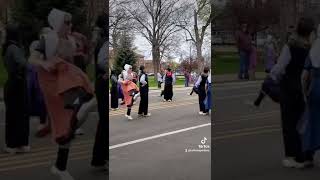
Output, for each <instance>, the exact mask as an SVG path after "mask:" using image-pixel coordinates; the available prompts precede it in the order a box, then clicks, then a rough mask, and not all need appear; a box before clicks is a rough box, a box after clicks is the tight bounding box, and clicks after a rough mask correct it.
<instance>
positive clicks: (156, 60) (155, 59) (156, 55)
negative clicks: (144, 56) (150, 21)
mask: <svg viewBox="0 0 320 180" xmlns="http://www.w3.org/2000/svg"><path fill="white" fill-rule="evenodd" d="M157 44H158V43H154V44H153V45H152V63H153V70H154V79H155V81H157V73H158V72H159V69H160V67H159V66H160V47H159V45H157Z"/></svg>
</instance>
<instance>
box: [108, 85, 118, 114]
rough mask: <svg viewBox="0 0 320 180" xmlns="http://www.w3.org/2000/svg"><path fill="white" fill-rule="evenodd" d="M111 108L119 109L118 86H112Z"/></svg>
mask: <svg viewBox="0 0 320 180" xmlns="http://www.w3.org/2000/svg"><path fill="white" fill-rule="evenodd" d="M110 93H111V108H112V109H115V108H118V106H119V104H118V96H119V95H118V87H117V86H112V87H111V90H110Z"/></svg>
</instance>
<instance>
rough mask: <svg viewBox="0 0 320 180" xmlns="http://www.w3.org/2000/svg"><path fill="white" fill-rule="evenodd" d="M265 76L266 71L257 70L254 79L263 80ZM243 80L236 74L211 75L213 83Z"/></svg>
mask: <svg viewBox="0 0 320 180" xmlns="http://www.w3.org/2000/svg"><path fill="white" fill-rule="evenodd" d="M265 77H266V73H264V72H257V73H256V79H255V80H263V79H264V78H265ZM240 81H243V80H239V79H238V75H237V74H223V75H213V84H215V83H228V82H240Z"/></svg>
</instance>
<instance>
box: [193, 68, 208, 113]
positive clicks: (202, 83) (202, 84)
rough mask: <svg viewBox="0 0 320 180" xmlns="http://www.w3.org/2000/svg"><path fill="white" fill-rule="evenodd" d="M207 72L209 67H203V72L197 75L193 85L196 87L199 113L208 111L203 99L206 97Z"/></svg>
mask: <svg viewBox="0 0 320 180" xmlns="http://www.w3.org/2000/svg"><path fill="white" fill-rule="evenodd" d="M208 73H209V68H208V67H205V68H204V70H203V73H202V74H201V76H199V79H198V81H197V82H196V84H195V86H196V87H197V89H198V96H199V107H200V111H199V114H200V115H208V112H207V109H206V107H205V103H204V100H205V99H206V96H207V92H206V84H207V83H208V76H209V74H208Z"/></svg>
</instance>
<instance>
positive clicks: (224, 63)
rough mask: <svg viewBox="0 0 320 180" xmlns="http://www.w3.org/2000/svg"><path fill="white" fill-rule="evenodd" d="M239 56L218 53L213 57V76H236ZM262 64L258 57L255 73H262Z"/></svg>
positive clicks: (234, 53) (230, 53) (231, 53)
mask: <svg viewBox="0 0 320 180" xmlns="http://www.w3.org/2000/svg"><path fill="white" fill-rule="evenodd" d="M239 62H240V60H239V55H238V53H236V52H225V53H224V52H218V53H216V54H215V55H214V57H213V63H211V64H212V66H213V67H212V69H213V74H218V75H219V74H220V75H221V74H237V73H238V72H239ZM263 69H264V68H263V63H262V61H261V58H259V57H258V65H257V70H256V71H257V72H263V71H264V70H263Z"/></svg>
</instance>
